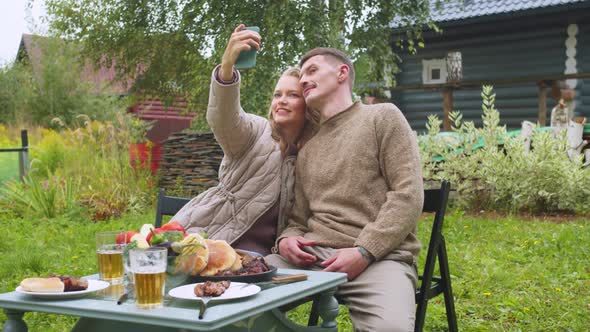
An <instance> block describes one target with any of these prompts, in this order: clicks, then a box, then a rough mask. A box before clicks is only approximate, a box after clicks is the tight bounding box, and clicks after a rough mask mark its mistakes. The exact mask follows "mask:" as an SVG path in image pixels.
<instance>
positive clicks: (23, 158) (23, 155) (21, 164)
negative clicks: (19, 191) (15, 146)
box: [18, 129, 30, 181]
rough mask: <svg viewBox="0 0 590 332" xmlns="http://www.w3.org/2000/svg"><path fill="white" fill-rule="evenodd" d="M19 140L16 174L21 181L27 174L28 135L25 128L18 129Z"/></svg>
mask: <svg viewBox="0 0 590 332" xmlns="http://www.w3.org/2000/svg"><path fill="white" fill-rule="evenodd" d="M20 140H21V148H22V150H21V151H19V153H18V175H19V178H20V179H21V181H24V180H25V177H27V175H28V174H29V166H30V165H29V137H28V135H27V130H26V129H23V130H21V131H20Z"/></svg>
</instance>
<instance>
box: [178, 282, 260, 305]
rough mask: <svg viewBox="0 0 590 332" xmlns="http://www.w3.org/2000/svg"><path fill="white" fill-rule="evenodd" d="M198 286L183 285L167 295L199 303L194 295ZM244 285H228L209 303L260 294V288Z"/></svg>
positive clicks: (240, 283) (237, 283)
mask: <svg viewBox="0 0 590 332" xmlns="http://www.w3.org/2000/svg"><path fill="white" fill-rule="evenodd" d="M196 285H198V284H190V285H184V286H180V287H176V288H173V289H171V290H170V291H169V292H168V294H169V295H170V296H172V297H175V298H177V299H184V300H198V301H200V300H201V298H200V297H198V296H196V295H195V286H196ZM244 285H245V283H243V282H232V283H231V284H230V285H229V288H228V289H226V290H225V292H224V293H223V294H221V295H220V296H216V297H211V301H221V300H232V299H239V298H242V297H247V296H252V295H254V294H256V293H258V292H260V287H258V286H256V285H254V284H252V285H248V286H244ZM242 286H244V287H242Z"/></svg>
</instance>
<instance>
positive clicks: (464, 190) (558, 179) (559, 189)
mask: <svg viewBox="0 0 590 332" xmlns="http://www.w3.org/2000/svg"><path fill="white" fill-rule="evenodd" d="M482 98H483V105H482V109H483V116H482V119H483V126H482V128H476V127H475V125H474V124H473V122H463V121H462V116H461V113H460V112H452V113H451V115H450V118H451V121H452V123H453V126H452V132H451V133H448V134H444V135H443V134H441V133H440V125H441V121H440V120H439V119H438V118H437V117H436V116H431V117H429V119H428V124H427V128H428V133H427V134H425V135H422V136H420V137H419V143H420V147H421V155H422V163H423V173H424V177H425V178H426V179H431V180H441V179H448V180H450V181H451V183H452V184H453V186H454V189H456V190H457V192H458V195H457V199H455V200H454V204H456V205H458V206H460V207H463V208H466V209H470V210H481V209H484V210H487V209H495V210H500V211H505V212H518V211H526V212H534V213H541V212H543V213H547V212H548V213H553V212H580V213H586V212H589V211H590V204H589V203H590V189H589V188H588V185H587V183H589V180H590V169H588V168H585V167H584V166H585V165H584V164H583V162H582V159H581V158H577V159H574V160H570V159H569V157H568V154H567V149H568V146H567V142H566V140H565V138H564V137H554V136H553V134H552V133H550V132H540V131H537V132H535V133H534V135H533V138H532V149H531V151H529V152H525V148H524V141H523V140H522V139H521V138H520V137H518V136H513V135H509V134H508V133H507V131H506V128H505V126H500V125H499V123H500V114H499V112H498V111H497V110H496V108H495V106H494V103H495V94H494V93H493V89H492V87H490V86H484V87H483V92H482Z"/></svg>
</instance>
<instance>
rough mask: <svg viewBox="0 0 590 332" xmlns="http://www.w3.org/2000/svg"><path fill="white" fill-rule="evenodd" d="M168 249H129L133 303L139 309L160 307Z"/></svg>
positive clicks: (164, 284)
mask: <svg viewBox="0 0 590 332" xmlns="http://www.w3.org/2000/svg"><path fill="white" fill-rule="evenodd" d="M167 257H168V249H166V248H163V247H150V248H147V249H131V250H130V251H129V265H130V268H131V272H132V273H133V280H134V283H135V303H136V305H137V307H138V308H141V309H153V308H160V307H162V303H163V298H164V287H165V286H166V265H167V261H168V260H167Z"/></svg>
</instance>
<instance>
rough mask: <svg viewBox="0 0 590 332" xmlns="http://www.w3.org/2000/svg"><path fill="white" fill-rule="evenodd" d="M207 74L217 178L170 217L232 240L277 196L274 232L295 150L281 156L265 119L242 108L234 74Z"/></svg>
mask: <svg viewBox="0 0 590 332" xmlns="http://www.w3.org/2000/svg"><path fill="white" fill-rule="evenodd" d="M216 70H218V68H216V69H215V70H214V71H213V75H212V78H211V89H210V92H209V105H208V107H207V122H208V123H209V126H210V127H211V130H212V131H213V134H214V135H215V138H216V140H217V142H218V143H219V145H220V146H221V148H222V149H223V152H224V157H223V160H222V162H221V166H220V168H219V184H218V185H217V186H215V187H212V188H209V189H208V190H207V191H205V192H203V193H201V194H200V195H198V196H197V197H195V198H193V199H192V200H191V201H190V202H188V203H187V204H186V205H185V206H184V207H183V208H182V209H181V210H180V211H178V213H177V214H176V215H175V216H174V217H172V220H176V221H178V222H180V223H181V224H182V225H183V226H184V228H185V229H186V230H187V232H188V233H201V232H206V233H207V235H208V237H209V238H211V239H216V240H225V241H227V242H228V243H230V244H231V243H233V242H234V241H236V240H237V239H238V238H240V236H242V235H243V234H244V233H245V232H246V231H247V230H248V229H250V227H252V225H253V224H254V223H255V222H256V221H257V220H258V218H260V216H262V215H263V214H264V213H265V212H266V211H268V210H269V209H270V208H271V207H272V206H273V205H274V204H275V203H276V202H277V200H279V219H278V225H277V234H280V233H281V232H282V230H283V229H284V228H285V226H286V223H287V220H286V217H287V216H286V214H287V213H288V212H289V211H290V210H291V207H292V205H293V185H294V182H295V179H294V167H295V156H288V157H286V158H285V159H283V158H282V156H281V151H280V149H279V144H278V142H276V141H275V140H273V139H272V137H271V127H270V123H269V121H268V120H267V119H265V118H263V117H260V116H258V115H254V114H249V113H246V112H244V110H243V109H242V107H241V105H240V81H241V78H240V75H239V73H238V72H237V71H236V73H237V74H236V75H237V81H236V82H234V83H231V84H227V85H226V84H221V83H219V82H218V81H217V80H216V79H215V71H216Z"/></svg>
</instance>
